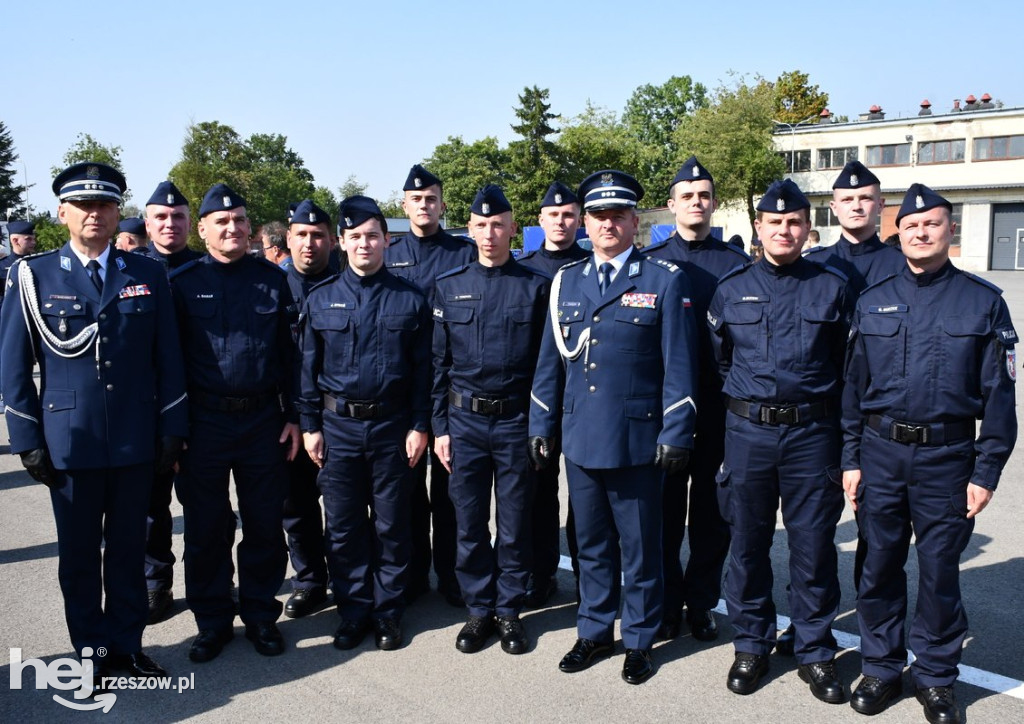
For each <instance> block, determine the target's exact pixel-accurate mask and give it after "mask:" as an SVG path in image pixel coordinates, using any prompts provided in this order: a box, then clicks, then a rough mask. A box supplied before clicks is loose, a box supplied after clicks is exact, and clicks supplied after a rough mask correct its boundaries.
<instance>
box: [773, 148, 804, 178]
mask: <svg viewBox="0 0 1024 724" xmlns="http://www.w3.org/2000/svg"><path fill="white" fill-rule="evenodd" d="M779 155H780V156H782V160H783V161H785V162H786V172H787V173H796V172H797V171H810V170H811V151H810V149H808V150H806V151H783V152H782V153H780V154H779Z"/></svg>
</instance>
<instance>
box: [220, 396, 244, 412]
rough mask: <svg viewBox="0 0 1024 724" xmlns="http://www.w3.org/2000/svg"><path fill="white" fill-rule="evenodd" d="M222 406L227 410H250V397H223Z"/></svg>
mask: <svg viewBox="0 0 1024 724" xmlns="http://www.w3.org/2000/svg"><path fill="white" fill-rule="evenodd" d="M221 407H222V408H223V410H224V411H225V412H249V408H250V405H249V398H248V397H222V398H221Z"/></svg>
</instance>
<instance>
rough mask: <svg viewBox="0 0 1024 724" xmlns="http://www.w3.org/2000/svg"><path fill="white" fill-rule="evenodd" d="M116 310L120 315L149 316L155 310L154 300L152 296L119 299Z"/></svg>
mask: <svg viewBox="0 0 1024 724" xmlns="http://www.w3.org/2000/svg"><path fill="white" fill-rule="evenodd" d="M117 310H118V311H119V312H120V313H121V314H150V313H152V312H154V311H155V310H156V300H154V299H153V297H152V295H146V296H140V297H129V298H127V299H120V300H118V302H117Z"/></svg>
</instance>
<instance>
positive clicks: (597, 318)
mask: <svg viewBox="0 0 1024 724" xmlns="http://www.w3.org/2000/svg"><path fill="white" fill-rule="evenodd" d="M594 321H595V322H600V321H601V316H600V315H598V314H595V315H594Z"/></svg>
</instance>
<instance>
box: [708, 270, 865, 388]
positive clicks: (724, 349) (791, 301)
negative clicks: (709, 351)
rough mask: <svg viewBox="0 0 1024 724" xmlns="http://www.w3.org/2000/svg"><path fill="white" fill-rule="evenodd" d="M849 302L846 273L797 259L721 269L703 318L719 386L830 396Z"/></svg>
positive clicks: (838, 375)
mask: <svg viewBox="0 0 1024 724" xmlns="http://www.w3.org/2000/svg"><path fill="white" fill-rule="evenodd" d="M851 307H852V305H851V303H850V301H849V295H848V293H847V290H846V278H845V277H844V276H843V275H842V274H840V273H838V272H836V271H834V270H832V269H830V268H827V267H823V266H820V265H818V264H813V263H811V262H809V261H807V260H806V259H804V258H803V257H800V258H798V259H797V260H796V261H794V262H793V263H791V264H787V265H785V266H775V265H774V264H771V263H770V262H769V261H768V260H767V259H761V260H759V261H757V262H754V263H752V264H748V265H747V266H745V267H742V268H741V269H737V270H736V271H734V272H733V273H732V274H729V275H727V276H726V277H725V278H724V279H722V280H721V281H720V282H719V284H718V291H716V292H715V296H714V297H713V298H712V300H711V306H710V308H709V309H708V316H707V320H708V324H709V325H710V328H711V341H712V344H713V345H714V348H715V357H716V359H717V360H718V366H719V373H720V374H721V375H722V379H723V380H724V384H723V388H722V391H723V392H724V393H725V394H726V395H728V396H729V397H733V398H735V399H738V400H750V401H754V402H778V403H783V404H793V403H798V402H812V401H816V400H820V399H822V398H825V397H837V396H838V395H839V393H840V389H841V386H842V378H843V362H844V355H845V350H846V337H847V333H848V330H849V327H850V315H851V313H852V308H851Z"/></svg>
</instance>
